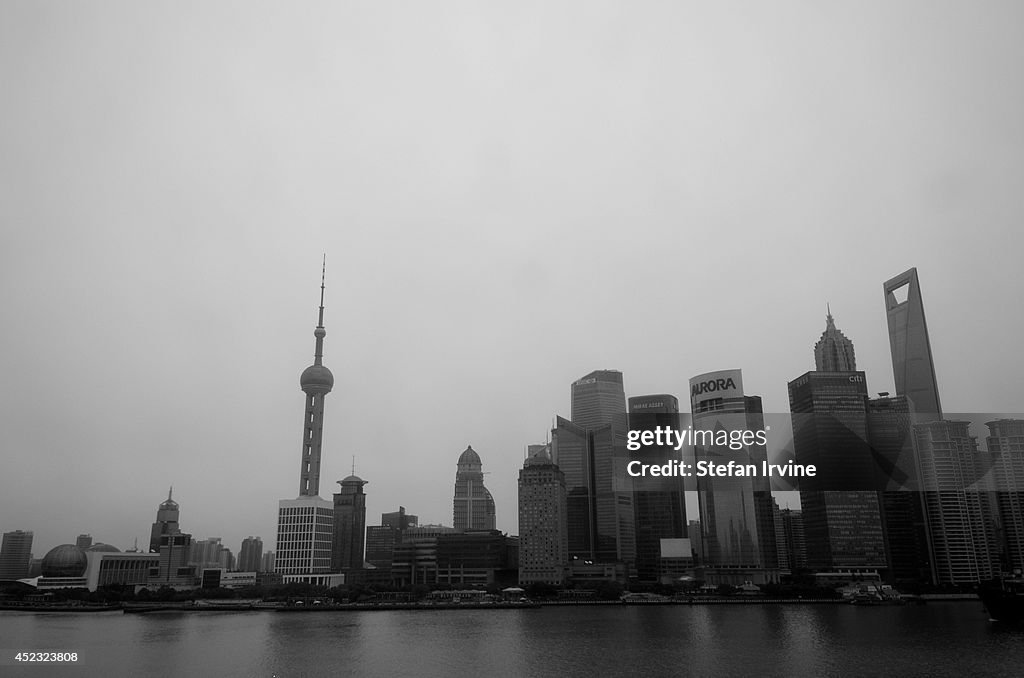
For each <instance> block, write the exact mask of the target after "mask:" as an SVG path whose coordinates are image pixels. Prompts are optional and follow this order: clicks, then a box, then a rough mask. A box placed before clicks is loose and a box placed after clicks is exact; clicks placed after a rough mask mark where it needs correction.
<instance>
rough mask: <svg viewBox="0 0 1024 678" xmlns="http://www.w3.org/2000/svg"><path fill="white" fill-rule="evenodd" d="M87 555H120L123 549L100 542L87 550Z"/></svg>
mask: <svg viewBox="0 0 1024 678" xmlns="http://www.w3.org/2000/svg"><path fill="white" fill-rule="evenodd" d="M85 552H86V553H120V552H121V549H119V548H117V547H116V546H111V545H110V544H104V543H103V542H101V541H99V542H96V543H95V544H93V545H92V546H90V547H89V548H87V549H85Z"/></svg>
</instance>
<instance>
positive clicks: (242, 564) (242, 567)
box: [238, 537, 263, 572]
mask: <svg viewBox="0 0 1024 678" xmlns="http://www.w3.org/2000/svg"><path fill="white" fill-rule="evenodd" d="M238 570H239V571H240V572H262V571H263V540H262V539H260V538H259V537H246V538H245V539H243V540H242V548H241V549H239V551H238Z"/></svg>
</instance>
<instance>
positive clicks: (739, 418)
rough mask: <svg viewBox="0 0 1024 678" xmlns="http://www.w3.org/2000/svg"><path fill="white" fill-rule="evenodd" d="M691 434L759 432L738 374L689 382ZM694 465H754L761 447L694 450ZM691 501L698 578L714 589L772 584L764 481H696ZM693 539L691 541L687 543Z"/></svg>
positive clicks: (757, 406)
mask: <svg viewBox="0 0 1024 678" xmlns="http://www.w3.org/2000/svg"><path fill="white" fill-rule="evenodd" d="M690 406H691V408H692V409H691V412H692V416H693V429H694V430H695V431H696V430H711V431H728V432H730V433H731V432H733V431H757V430H763V428H764V413H763V408H762V405H761V398H759V397H757V396H747V395H745V394H744V393H743V375H742V373H741V371H740V370H722V371H718V372H708V373H706V374H701V375H698V376H696V377H693V378H692V379H690ZM694 456H695V459H696V460H697V461H698V462H699V461H709V462H713V463H715V464H727V463H728V462H730V461H734V462H736V463H738V464H756V465H757V466H760V465H761V463H762V461H766V460H767V451H766V450H765V449H764V446H763V445H756V444H755V445H741V447H740V449H733V448H730V447H729V446H728V445H713V444H705V442H702V443H701V444H697V445H694ZM697 497H698V502H699V505H700V523H701V539H702V541H703V544H702V552H703V553H702V556H703V563H702V566H703V578H704V579H705V580H706V581H708V582H710V583H714V584H731V585H740V584H743V583H744V582H746V581H752V582H753V583H754V584H765V583H768V582H773V581H777V580H778V553H777V551H776V544H775V521H774V515H773V506H774V504H773V503H772V499H771V487H770V485H769V481H768V479H767V478H763V477H761V476H760V475H759V476H757V477H752V476H718V477H708V476H703V477H702V476H698V477H697ZM695 537H696V535H691V539H693V538H695Z"/></svg>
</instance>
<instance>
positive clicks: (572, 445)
mask: <svg viewBox="0 0 1024 678" xmlns="http://www.w3.org/2000/svg"><path fill="white" fill-rule="evenodd" d="M571 398H572V402H571V407H572V421H571V422H569V421H567V420H565V419H563V418H561V417H558V418H557V423H556V426H555V429H554V430H553V431H552V448H551V455H552V459H553V461H554V462H555V464H557V465H558V467H559V468H560V469H561V470H562V472H563V473H565V482H566V493H567V495H568V496H567V502H568V509H567V510H568V531H569V554H570V557H572V558H575V559H578V560H583V561H592V562H595V563H601V564H612V563H616V564H618V566H617V567H618V570H620V571H621V572H622V574H623V577H625V576H628V575H630V574H634V573H635V568H636V518H635V515H634V511H633V486H632V482H631V480H632V479H631V478H629V476H627V475H626V472H625V468H626V464H625V462H626V454H625V445H626V433H627V432H628V429H629V427H628V424H627V420H626V395H625V391H624V390H623V386H622V373H621V372H617V371H615V370H597V371H595V372H591V373H590V374H588V375H586V376H585V377H582V378H580V379H578V380H576V381H575V382H573V384H572V387H571Z"/></svg>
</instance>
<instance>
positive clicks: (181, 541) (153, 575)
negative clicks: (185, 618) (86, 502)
mask: <svg viewBox="0 0 1024 678" xmlns="http://www.w3.org/2000/svg"><path fill="white" fill-rule="evenodd" d="M179 515H180V511H179V509H178V502H176V501H174V500H173V499H171V491H168V492H167V500H166V501H164V502H163V503H162V504H160V506H159V508H157V511H156V522H155V523H153V529H152V531H151V533H150V542H149V549H150V553H157V554H159V556H160V557H159V560H158V566H157V568H154V569H151V570H150V573H149V581H150V583H152V584H154V585H159V586H191V584H192V580H193V577H194V575H195V570H194V569H193V568H192V567H191V566H190V565H189V562H190V557H191V552H192V535H191V534H189V533H187V532H182V531H181V528H180V527H179V525H178V518H179ZM154 540H155V541H154ZM92 548H93V549H95V548H96V547H95V546H93V547H92Z"/></svg>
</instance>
